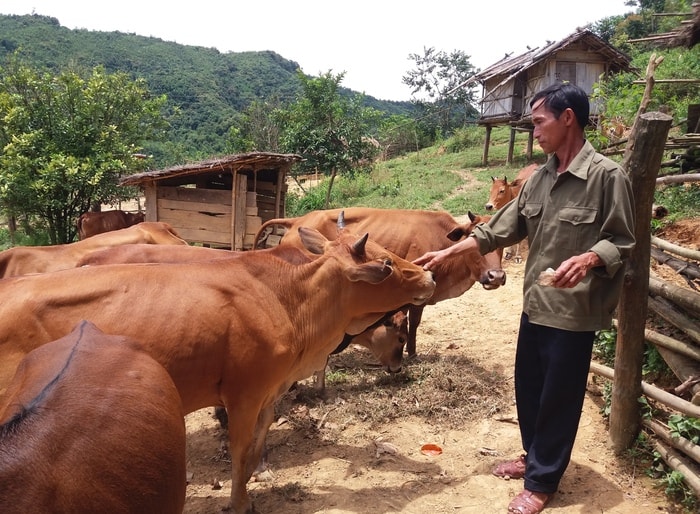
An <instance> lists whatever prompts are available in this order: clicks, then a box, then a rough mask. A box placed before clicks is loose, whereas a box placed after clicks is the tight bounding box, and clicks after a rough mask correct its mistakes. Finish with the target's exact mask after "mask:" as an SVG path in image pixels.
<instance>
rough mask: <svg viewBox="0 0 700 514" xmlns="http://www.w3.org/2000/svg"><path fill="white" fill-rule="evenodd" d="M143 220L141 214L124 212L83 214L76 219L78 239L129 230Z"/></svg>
mask: <svg viewBox="0 0 700 514" xmlns="http://www.w3.org/2000/svg"><path fill="white" fill-rule="evenodd" d="M144 219H145V216H144V213H142V212H136V213H131V212H126V211H122V210H118V209H116V210H113V211H102V212H85V213H83V214H81V215H80V216H79V217H78V221H77V223H76V224H77V226H78V238H79V239H81V240H82V239H85V238H88V237H92V236H94V235H96V234H102V233H104V232H111V231H112V230H120V229H122V228H129V227H130V226H132V225H136V224H137V223H142V222H143V221H144Z"/></svg>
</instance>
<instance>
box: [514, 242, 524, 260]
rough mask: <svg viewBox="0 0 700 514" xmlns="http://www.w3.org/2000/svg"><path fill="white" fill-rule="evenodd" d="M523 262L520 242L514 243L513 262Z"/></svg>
mask: <svg viewBox="0 0 700 514" xmlns="http://www.w3.org/2000/svg"><path fill="white" fill-rule="evenodd" d="M521 262H523V258H522V257H521V256H520V243H516V244H515V263H516V264H520V263H521Z"/></svg>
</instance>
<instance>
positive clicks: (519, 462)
mask: <svg viewBox="0 0 700 514" xmlns="http://www.w3.org/2000/svg"><path fill="white" fill-rule="evenodd" d="M525 467H526V464H525V455H521V456H520V457H518V458H517V459H515V460H509V461H506V462H501V463H500V464H499V465H498V466H496V467H495V468H494V469H493V474H494V475H496V476H497V477H500V478H505V479H506V480H509V479H511V478H515V479H518V478H523V477H524V476H525Z"/></svg>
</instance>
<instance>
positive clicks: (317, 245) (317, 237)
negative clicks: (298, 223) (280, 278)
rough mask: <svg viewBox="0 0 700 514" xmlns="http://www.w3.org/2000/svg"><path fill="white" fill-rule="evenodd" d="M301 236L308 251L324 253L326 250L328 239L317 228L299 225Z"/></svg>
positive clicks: (318, 253)
mask: <svg viewBox="0 0 700 514" xmlns="http://www.w3.org/2000/svg"><path fill="white" fill-rule="evenodd" d="M299 238H300V239H301V243H302V244H303V245H304V248H306V249H307V250H308V251H310V252H311V253H313V254H316V255H322V254H323V252H325V250H326V244H327V243H328V239H326V238H325V236H324V235H323V234H321V233H320V232H319V231H318V230H316V229H315V228H309V227H299Z"/></svg>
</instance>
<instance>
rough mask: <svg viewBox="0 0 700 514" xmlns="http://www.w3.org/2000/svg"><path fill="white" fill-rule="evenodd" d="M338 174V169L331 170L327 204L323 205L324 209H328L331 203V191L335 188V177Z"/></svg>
mask: <svg viewBox="0 0 700 514" xmlns="http://www.w3.org/2000/svg"><path fill="white" fill-rule="evenodd" d="M337 174H338V169H337V168H335V167H333V169H332V170H331V179H330V180H329V181H328V189H326V202H325V203H324V205H323V208H324V209H328V206H329V205H330V203H331V189H332V188H333V182H334V181H335V176H336V175H337Z"/></svg>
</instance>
